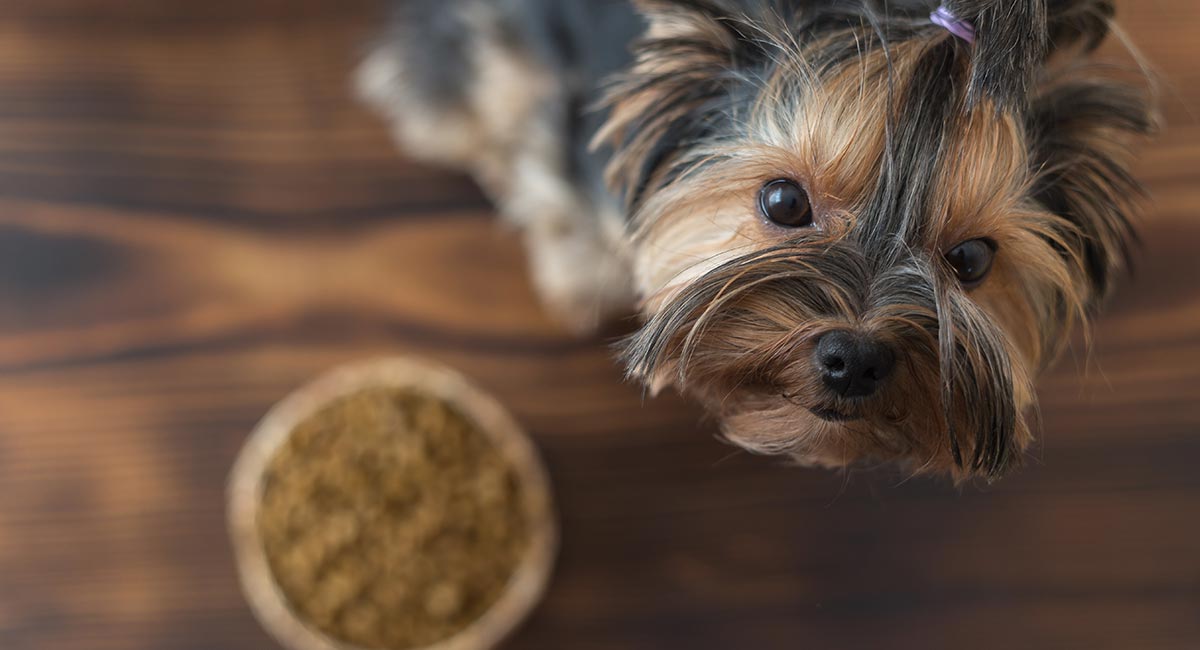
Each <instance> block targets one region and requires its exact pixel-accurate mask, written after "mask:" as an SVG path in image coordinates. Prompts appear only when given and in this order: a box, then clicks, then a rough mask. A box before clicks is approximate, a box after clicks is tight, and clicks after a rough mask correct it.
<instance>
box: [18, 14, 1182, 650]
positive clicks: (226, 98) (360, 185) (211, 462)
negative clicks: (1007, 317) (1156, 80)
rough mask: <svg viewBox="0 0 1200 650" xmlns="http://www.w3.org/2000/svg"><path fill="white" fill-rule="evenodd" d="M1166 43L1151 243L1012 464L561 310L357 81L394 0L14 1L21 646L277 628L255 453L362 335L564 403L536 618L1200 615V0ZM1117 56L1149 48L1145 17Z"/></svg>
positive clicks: (150, 643) (1163, 28)
mask: <svg viewBox="0 0 1200 650" xmlns="http://www.w3.org/2000/svg"><path fill="white" fill-rule="evenodd" d="M1122 5H1123V6H1122V10H1123V22H1124V24H1125V26H1126V30H1127V31H1128V33H1129V37H1130V38H1131V39H1132V40H1133V41H1134V42H1136V43H1138V44H1139V45H1140V46H1141V47H1142V49H1143V50H1144V52H1145V54H1146V56H1147V57H1148V59H1149V60H1151V61H1153V62H1154V63H1155V64H1156V65H1157V66H1158V67H1159V69H1160V71H1161V73H1162V76H1163V78H1164V89H1165V90H1164V113H1165V115H1166V118H1167V120H1168V124H1169V128H1168V130H1167V132H1166V134H1165V136H1164V137H1162V138H1161V139H1159V140H1158V141H1157V142H1155V143H1154V144H1153V145H1151V146H1150V147H1148V148H1147V150H1146V151H1145V153H1144V156H1143V161H1142V163H1141V165H1140V172H1139V173H1140V175H1141V176H1142V177H1143V178H1145V179H1146V180H1147V181H1148V183H1149V186H1150V189H1151V194H1152V196H1153V206H1152V210H1151V214H1150V217H1149V219H1148V220H1147V222H1146V224H1145V225H1144V227H1143V233H1144V246H1143V248H1144V251H1143V253H1142V255H1141V262H1140V266H1139V269H1138V273H1137V276H1136V278H1135V279H1134V280H1133V281H1131V282H1129V283H1127V286H1125V287H1124V288H1123V289H1122V290H1121V292H1120V294H1119V296H1118V299H1117V301H1116V304H1115V305H1114V308H1113V310H1112V311H1111V313H1110V315H1109V316H1107V317H1106V318H1105V319H1104V320H1103V321H1102V322H1101V324H1100V326H1099V328H1098V329H1097V332H1096V344H1095V347H1094V349H1093V350H1092V351H1091V352H1088V351H1087V350H1086V349H1084V348H1083V347H1080V348H1079V349H1078V351H1077V353H1076V354H1075V355H1074V356H1073V357H1072V358H1069V359H1067V360H1065V361H1064V362H1063V363H1062V364H1060V367H1059V368H1058V369H1057V370H1056V371H1055V372H1053V373H1052V374H1051V375H1050V376H1049V377H1047V378H1046V380H1045V381H1044V382H1043V383H1042V396H1043V408H1042V420H1043V426H1042V429H1043V433H1042V436H1041V438H1040V443H1039V445H1038V448H1037V449H1036V450H1035V452H1034V454H1033V458H1032V461H1031V462H1030V464H1029V466H1028V467H1027V468H1026V469H1024V470H1023V471H1021V472H1020V473H1018V474H1017V475H1015V476H1013V477H1011V478H1008V479H1006V480H1005V481H1003V482H1002V483H1000V484H998V485H996V486H993V487H990V488H983V489H980V488H969V489H966V490H963V491H961V492H959V491H956V490H955V489H953V488H952V487H949V486H947V485H945V484H944V483H941V482H936V481H912V482H901V481H900V480H899V479H897V477H896V476H895V475H894V474H892V473H889V472H887V471H885V470H884V471H876V472H856V473H853V474H851V475H848V476H841V475H835V474H829V473H825V472H818V471H807V470H796V469H790V468H785V467H780V466H779V464H778V463H777V462H775V461H772V460H769V459H761V458H751V457H747V456H745V455H743V454H738V453H736V452H735V451H733V450H731V449H730V448H727V447H725V446H723V445H721V444H719V443H718V442H716V441H715V440H713V432H714V431H713V427H712V425H711V423H708V422H706V421H704V419H703V418H702V417H701V416H700V414H699V413H698V412H697V411H696V410H695V409H693V408H691V407H690V406H688V405H686V404H683V403H681V402H680V401H679V400H677V399H674V398H670V397H668V398H662V399H657V400H653V401H649V402H645V403H643V400H642V396H641V394H640V393H639V391H638V390H636V389H635V388H633V387H631V386H628V385H625V384H623V383H621V381H620V372H619V370H618V369H617V368H616V367H615V366H614V365H613V363H612V360H611V355H610V351H609V349H608V347H607V346H606V341H605V340H602V339H598V340H594V341H576V340H573V339H571V338H570V337H569V336H566V335H565V334H563V333H561V332H560V331H558V330H557V329H556V328H555V327H554V325H553V324H551V323H550V322H549V321H548V320H547V319H546V318H545V317H544V316H543V315H542V314H541V312H540V311H539V310H538V307H537V304H536V300H535V299H534V296H533V294H532V291H531V290H530V288H529V286H528V284H527V281H526V279H525V275H524V269H523V267H524V261H523V257H522V255H521V252H520V249H519V246H518V241H517V238H516V237H515V236H514V235H513V234H512V233H509V232H506V231H504V230H503V229H501V228H500V227H499V226H498V225H497V224H496V223H495V221H494V220H493V219H492V216H491V214H490V211H489V208H488V206H487V204H486V203H485V202H484V201H483V199H482V198H481V196H480V193H479V192H478V190H476V189H475V188H474V187H473V186H472V185H471V184H470V183H469V182H468V181H466V180H464V179H462V178H459V177H456V176H453V175H449V174H445V173H442V172H439V171H437V170H432V169H428V168H423V167H419V166H416V165H414V164H411V163H407V162H405V161H403V160H400V159H398V158H397V157H396V155H395V154H394V153H393V151H392V149H391V146H390V144H389V143H388V141H387V138H386V135H385V133H384V130H383V128H382V127H381V126H380V125H379V124H378V123H377V122H376V121H375V120H374V119H372V117H371V116H370V115H368V114H367V113H366V112H365V111H363V110H362V109H361V108H359V107H357V106H356V105H355V104H354V103H353V102H352V101H350V99H349V93H348V80H347V75H348V71H349V70H350V67H351V66H352V64H353V62H354V60H355V57H356V53H357V52H358V47H359V44H360V43H361V42H362V39H363V38H364V37H365V36H366V34H367V33H368V30H369V26H370V23H371V18H372V16H373V15H375V6H374V4H373V3H372V2H369V1H367V0H354V1H352V2H333V1H332V0H288V1H284V0H244V1H242V2H233V1H232V0H210V1H209V2H203V3H196V2H182V1H164V0H136V1H130V2H121V3H113V2H107V1H104V0H6V2H4V3H2V4H0V647H3V648H5V649H6V650H27V649H29V650H32V649H38V650H40V649H46V648H53V649H56V650H57V649H62V650H75V649H85V648H86V649H94V650H103V649H108V648H112V649H121V650H138V649H146V650H158V649H161V648H171V649H182V650H187V649H189V648H195V649H197V650H199V649H206V650H207V649H212V648H221V649H237V648H265V647H271V645H270V642H269V640H268V639H267V638H266V637H265V635H264V634H263V633H262V632H261V631H260V630H259V628H258V627H257V625H256V624H255V623H254V621H253V620H252V619H251V617H250V615H249V613H248V610H247V609H246V607H245V605H244V604H243V602H242V600H241V597H240V595H239V594H238V592H237V588H236V583H235V576H234V573H233V566H232V561H231V558H230V552H229V548H228V546H227V543H226V537H225V531H224V525H223V514H224V504H223V497H224V482H225V478H226V474H227V472H228V470H229V466H230V463H231V461H232V459H233V457H234V455H235V453H236V452H237V449H238V448H239V446H240V444H241V442H242V441H243V439H244V438H245V436H246V434H247V433H248V432H249V431H250V429H251V428H252V427H253V425H254V423H255V422H256V421H257V419H258V418H259V417H261V415H262V414H263V413H264V412H265V411H266V409H267V408H268V407H269V406H270V405H271V404H272V403H273V402H275V401H276V400H278V399H279V398H281V397H282V396H283V395H284V394H286V393H287V392H288V391H289V390H290V389H292V388H294V387H295V386H297V385H299V384H301V383H303V382H304V381H305V380H307V379H308V378H310V377H312V376H313V375H315V374H317V373H319V372H321V371H323V370H325V369H327V368H329V367H330V366H333V365H336V364H339V363H342V362H345V361H350V360H356V359H362V358H368V357H372V356H376V355H386V354H418V355H423V356H427V357H432V358H436V359H439V360H442V361H445V362H447V363H449V364H451V365H454V366H456V367H458V368H460V369H462V370H463V371H464V372H466V373H467V374H468V375H470V376H472V377H474V378H476V379H477V380H478V381H479V382H480V383H482V384H483V385H484V386H486V387H488V388H489V389H491V390H493V391H494V392H495V393H496V394H497V395H498V396H499V397H500V398H501V399H502V400H503V401H504V402H505V403H506V404H507V405H509V406H510V408H511V409H512V410H513V411H514V412H515V413H516V414H517V416H518V417H519V418H520V419H521V420H522V422H523V423H524V424H525V425H526V426H527V427H528V428H529V429H530V430H531V431H532V432H533V433H534V435H535V436H536V438H537V441H538V443H539V444H540V445H541V447H542V448H543V450H544V452H545V455H546V457H547V460H548V462H549V465H550V468H551V471H552V473H553V475H554V481H555V484H556V489H557V493H558V500H559V506H560V509H561V511H562V519H563V523H564V535H565V539H564V544H565V546H564V551H563V555H562V559H561V562H560V566H559V570H558V572H557V575H556V578H555V581H554V583H553V585H552V588H551V592H550V595H549V598H548V599H547V601H546V603H545V604H544V606H543V607H542V608H541V609H540V610H539V611H538V613H537V614H536V615H535V617H534V618H533V620H531V621H530V623H529V624H528V625H527V626H525V627H524V628H523V630H522V631H521V632H520V633H519V635H518V636H517V637H516V638H515V639H514V640H513V642H512V644H511V645H512V647H514V648H545V649H547V650H551V649H555V650H556V649H559V648H572V649H583V650H587V649H591V648H622V649H634V650H636V649H640V648H795V647H815V648H960V647H971V648H1089V649H1094V648H1113V649H1122V650H1124V649H1129V648H1172V649H1174V648H1179V649H1184V648H1197V647H1200V553H1197V549H1200V472H1197V471H1196V467H1197V466H1198V465H1200V285H1198V283H1197V279H1198V278H1200V256H1198V255H1197V254H1196V252H1195V251H1196V248H1197V246H1198V245H1200V219H1197V215H1196V212H1197V210H1198V209H1200V125H1198V124H1197V121H1196V119H1195V117H1194V115H1195V114H1196V111H1197V109H1198V108H1200V68H1197V67H1196V66H1195V65H1194V62H1195V60H1196V58H1197V56H1200V45H1196V44H1195V40H1194V38H1193V36H1194V33H1195V31H1196V30H1197V29H1198V28H1200V7H1197V6H1196V5H1195V3H1194V2H1191V1H1190V0H1148V1H1142V2H1137V3H1134V2H1132V1H1127V2H1124V3H1122ZM1110 51H1111V52H1113V53H1114V56H1115V55H1116V48H1110Z"/></svg>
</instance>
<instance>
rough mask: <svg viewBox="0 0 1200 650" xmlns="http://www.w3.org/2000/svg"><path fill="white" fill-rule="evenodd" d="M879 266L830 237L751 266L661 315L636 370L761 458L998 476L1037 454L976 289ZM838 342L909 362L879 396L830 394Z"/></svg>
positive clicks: (1011, 366) (677, 297) (732, 269)
mask: <svg viewBox="0 0 1200 650" xmlns="http://www.w3.org/2000/svg"><path fill="white" fill-rule="evenodd" d="M879 264H880V262H879V261H878V260H869V259H867V257H866V256H864V255H863V254H862V253H861V252H860V251H859V249H858V248H857V247H856V246H855V245H854V244H852V243H849V242H847V241H844V240H834V239H828V238H825V237H822V236H821V235H820V234H813V235H811V236H809V237H806V238H801V239H795V240H791V241H788V242H785V243H782V244H780V245H777V246H773V247H770V248H767V249H765V250H761V251H757V252H754V253H751V254H748V255H744V256H742V257H740V258H738V259H734V260H732V261H729V262H726V263H724V264H721V265H719V266H718V267H716V268H715V269H713V270H711V271H709V272H707V273H705V274H703V275H702V276H701V277H700V278H699V279H696V280H694V281H692V282H690V283H688V284H686V285H684V286H682V287H680V288H679V289H678V290H676V291H675V292H674V295H672V296H671V297H669V298H668V299H666V300H664V301H662V302H661V304H660V306H659V308H658V309H657V311H655V312H654V313H653V314H652V315H651V317H650V319H649V320H648V322H647V324H646V325H645V327H644V328H643V329H642V330H640V331H639V332H638V333H637V334H636V335H635V336H633V337H632V338H631V339H630V340H629V341H628V344H627V347H626V351H625V357H626V359H625V360H626V362H627V363H628V364H629V368H630V370H631V373H632V374H634V375H635V376H637V377H639V378H641V379H643V380H645V381H647V382H648V383H650V384H651V385H652V386H655V387H658V388H661V387H663V386H666V385H669V384H673V385H675V386H677V387H678V388H679V389H681V390H682V391H683V392H685V393H687V394H689V395H691V396H694V397H696V398H698V399H699V400H701V401H702V402H703V403H704V404H705V405H706V406H707V407H708V408H709V409H710V410H711V411H712V412H713V413H714V414H715V415H717V416H718V417H719V418H720V419H721V422H722V430H723V432H724V435H725V436H726V437H727V438H728V439H729V440H730V441H731V442H734V443H736V444H738V445H740V446H742V447H744V448H746V449H749V450H751V451H755V452H760V453H769V454H784V455H788V456H791V457H793V458H795V459H796V460H798V461H800V462H803V463H810V464H818V465H823V466H848V465H853V464H857V463H861V462H864V461H892V462H896V461H899V462H901V463H902V464H903V465H905V466H907V467H908V468H909V470H910V471H913V472H944V471H948V472H950V473H952V474H955V475H956V476H959V477H966V476H972V475H984V476H996V475H998V474H999V473H1000V472H1001V471H1002V470H1003V469H1004V468H1005V467H1006V466H1007V465H1008V464H1009V463H1010V462H1011V461H1012V459H1013V458H1014V456H1016V455H1017V454H1018V453H1019V450H1020V449H1022V448H1024V446H1025V445H1026V444H1027V443H1028V440H1029V430H1028V427H1027V426H1026V424H1025V422H1024V419H1023V417H1022V412H1023V411H1024V409H1025V408H1026V407H1027V406H1028V405H1029V404H1028V402H1029V401H1030V395H1031V391H1030V390H1029V388H1028V385H1027V384H1028V373H1027V372H1026V370H1025V367H1024V365H1023V364H1021V363H1020V362H1019V361H1018V359H1019V354H1018V353H1017V352H1016V350H1014V348H1013V346H1012V345H1011V344H1010V342H1009V341H1008V339H1007V337H1006V335H1005V333H1004V332H1003V331H1002V330H1000V329H999V328H998V327H997V326H996V325H995V324H994V323H993V321H992V320H991V319H990V318H989V317H988V316H987V315H986V314H985V313H984V312H983V311H982V310H981V309H980V308H979V307H977V306H976V305H975V304H974V303H973V302H971V301H970V300H969V299H968V298H967V297H966V296H965V295H964V294H963V293H962V291H961V290H959V289H957V288H954V287H949V286H938V280H937V279H938V277H939V274H938V273H937V272H936V271H935V269H934V268H933V267H932V265H931V263H930V262H929V261H928V260H923V259H921V258H920V257H909V258H907V259H905V260H902V261H897V262H894V263H892V264H890V265H889V267H888V268H883V269H881V268H879ZM839 328H853V329H855V330H858V331H862V332H866V333H868V334H869V335H871V336H872V337H873V338H875V339H877V340H880V341H882V342H884V343H886V344H887V345H888V346H889V347H890V348H891V349H893V350H895V351H896V353H897V360H896V367H895V369H894V371H893V373H892V376H891V377H890V379H889V380H888V381H887V382H886V383H885V384H884V385H883V386H882V387H881V388H880V390H879V392H878V393H877V394H875V395H873V396H871V397H869V398H866V399H847V398H843V397H840V396H839V395H837V394H835V393H834V392H833V391H830V390H828V389H827V388H826V387H825V385H824V384H823V383H822V381H821V376H820V372H819V371H818V369H817V368H815V365H816V364H815V362H814V356H815V355H814V347H815V344H816V341H817V340H818V338H819V337H820V336H821V335H822V334H824V333H826V332H829V331H831V330H835V329H839Z"/></svg>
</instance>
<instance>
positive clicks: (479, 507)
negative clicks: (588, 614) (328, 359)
mask: <svg viewBox="0 0 1200 650" xmlns="http://www.w3.org/2000/svg"><path fill="white" fill-rule="evenodd" d="M265 479H266V480H265V487H264V493H263V502H262V506H261V509H260V514H259V521H258V526H259V531H260V533H261V535H262V540H263V544H264V546H265V550H266V554H267V559H268V561H269V562H270V565H271V570H272V572H273V573H274V574H275V579H276V580H277V582H278V584H279V586H280V588H281V589H282V591H283V594H284V596H285V597H286V598H287V600H288V602H289V603H290V605H291V607H292V609H293V610H294V611H295V613H296V614H297V615H299V616H300V618H302V619H303V620H304V621H306V622H307V623H308V624H309V625H310V626H311V627H313V628H314V629H316V630H318V631H320V632H322V633H323V634H325V635H326V636H329V637H333V638H335V639H338V640H341V641H345V642H349V643H352V644H354V645H358V646H362V647H365V648H377V649H381V650H402V649H405V648H415V647H420V646H424V645H428V644H430V643H433V642H436V641H440V640H442V639H445V638H447V637H449V636H451V635H453V634H454V633H455V632H458V631H460V630H462V629H463V628H465V627H466V626H468V625H469V624H471V623H472V622H473V621H475V620H476V619H478V618H479V617H480V616H481V615H482V614H483V613H484V612H485V611H487V609H488V608H489V607H491V605H492V604H493V603H495V601H496V599H497V598H499V596H500V594H501V592H502V591H503V590H504V588H505V586H506V584H507V582H508V580H509V578H510V577H511V576H512V574H513V570H514V568H515V567H516V565H517V564H518V562H519V561H520V559H521V557H522V556H523V554H524V552H525V550H526V549H527V548H528V546H529V543H530V525H529V522H528V521H527V520H526V516H525V512H524V510H523V508H522V498H523V497H522V490H521V485H520V483H519V481H518V480H517V476H516V474H515V472H514V470H513V468H512V466H511V465H510V464H509V463H508V462H507V461H506V460H505V459H504V458H503V457H502V456H501V455H500V454H499V452H498V451H497V449H496V448H495V447H494V446H493V444H492V443H491V441H490V440H489V439H488V438H487V436H486V435H485V434H483V433H481V432H480V431H478V430H477V429H476V428H475V427H474V426H473V425H472V423H471V422H470V421H468V420H467V419H466V418H464V417H463V416H462V415H460V414H459V413H457V412H456V411H454V410H453V409H452V408H450V407H449V406H447V405H446V404H444V403H442V402H441V401H439V400H436V399H432V398H428V397H423V396H420V395H416V394H413V393H411V392H402V391H397V390H394V389H372V390H366V391H363V392H360V393H357V394H354V395H351V396H349V397H345V398H342V399H340V400H338V401H336V402H334V403H332V404H331V405H330V406H328V407H326V408H325V409H324V410H322V411H320V412H318V413H317V414H316V415H313V416H312V417H310V418H309V419H308V420H306V421H304V422H302V423H301V424H300V425H299V426H297V427H296V429H295V430H294V431H293V432H292V435H291V436H290V438H289V440H288V441H287V442H286V443H285V444H284V445H283V446H282V447H281V448H280V450H279V452H278V453H277V455H276V456H275V458H274V459H272V461H271V463H270V465H269V466H268V468H267V474H266V477H265Z"/></svg>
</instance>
